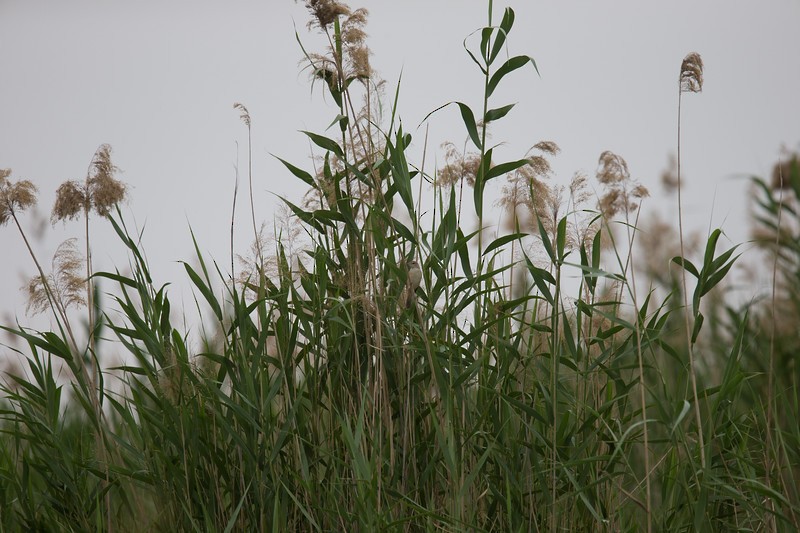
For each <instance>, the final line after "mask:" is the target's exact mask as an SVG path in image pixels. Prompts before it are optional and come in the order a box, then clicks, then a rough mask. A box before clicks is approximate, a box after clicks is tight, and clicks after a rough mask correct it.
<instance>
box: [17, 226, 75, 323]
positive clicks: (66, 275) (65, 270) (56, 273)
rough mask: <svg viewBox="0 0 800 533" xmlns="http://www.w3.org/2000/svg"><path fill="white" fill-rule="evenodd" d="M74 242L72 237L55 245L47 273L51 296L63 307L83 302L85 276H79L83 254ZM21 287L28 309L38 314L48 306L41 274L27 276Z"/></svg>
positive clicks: (66, 307) (29, 311)
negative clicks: (51, 269) (26, 299)
mask: <svg viewBox="0 0 800 533" xmlns="http://www.w3.org/2000/svg"><path fill="white" fill-rule="evenodd" d="M76 243H77V239H75V238H72V239H67V240H66V241H64V242H62V243H61V244H60V245H59V246H58V248H57V249H56V253H55V255H54V256H53V263H52V265H53V271H52V272H51V273H50V275H49V276H47V282H48V285H49V287H50V288H51V289H52V291H53V296H54V297H55V298H57V299H58V300H59V302H60V303H61V306H62V307H63V308H64V309H68V308H69V307H80V306H83V305H86V298H85V297H84V289H85V288H86V285H85V284H86V280H85V279H84V278H83V276H81V269H82V268H83V256H82V255H81V254H80V252H79V251H78V248H77V245H76ZM23 291H25V292H26V293H27V296H28V305H27V312H28V313H32V314H39V313H43V312H45V311H47V310H48V309H49V308H50V300H49V299H48V294H47V288H46V287H45V284H44V282H43V280H42V276H41V275H39V276H34V277H33V278H31V279H30V281H29V282H28V283H27V284H26V285H25V287H23Z"/></svg>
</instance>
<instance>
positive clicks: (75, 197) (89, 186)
mask: <svg viewBox="0 0 800 533" xmlns="http://www.w3.org/2000/svg"><path fill="white" fill-rule="evenodd" d="M117 171H119V168H118V167H117V166H116V165H114V163H113V162H112V161H111V146H110V145H108V144H101V145H100V147H99V148H98V149H97V151H96V152H95V153H94V157H92V163H91V164H90V165H89V172H88V174H87V176H86V182H85V183H84V185H81V184H80V183H78V182H76V181H72V180H70V181H65V182H64V183H62V184H61V185H60V186H59V187H58V189H57V190H56V203H55V204H54V205H53V211H52V213H51V215H50V221H51V222H52V223H53V224H55V223H56V222H62V221H66V220H73V219H75V218H77V217H78V216H79V215H80V214H81V213H88V212H89V211H92V210H93V211H94V212H95V213H97V214H98V215H100V216H103V217H105V216H108V215H109V214H111V209H112V208H113V207H114V206H115V205H116V204H118V203H119V202H121V201H122V200H124V199H125V194H126V192H127V186H126V185H125V184H124V183H122V182H121V181H119V180H117V179H116V178H115V177H114V175H115V174H116V173H117Z"/></svg>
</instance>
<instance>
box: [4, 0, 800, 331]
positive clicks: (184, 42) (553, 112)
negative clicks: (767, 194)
mask: <svg viewBox="0 0 800 533" xmlns="http://www.w3.org/2000/svg"><path fill="white" fill-rule="evenodd" d="M494 5H495V17H496V21H499V19H500V16H501V15H502V9H503V8H504V7H505V6H507V5H508V6H511V7H513V8H514V10H515V11H516V15H517V16H516V25H515V27H514V30H513V32H512V34H511V38H510V41H509V51H510V53H511V54H513V55H517V54H529V55H531V56H533V57H534V58H535V59H536V61H537V63H538V66H539V70H540V72H541V77H539V76H537V75H536V74H535V73H534V72H533V70H530V69H529V70H526V71H518V72H516V73H514V74H513V75H512V76H509V77H508V78H507V80H508V81H506V82H504V84H503V85H501V90H499V91H497V93H496V96H495V97H494V98H495V100H494V102H495V103H496V104H497V105H502V104H506V103H511V102H518V105H517V107H516V108H515V109H514V110H513V111H512V113H511V115H509V117H508V118H507V119H505V120H504V121H502V122H500V123H498V125H497V126H496V127H495V128H494V130H493V135H494V137H493V140H495V141H497V142H499V141H507V144H506V145H505V146H504V147H503V148H502V150H498V151H497V155H496V158H495V159H498V160H502V159H516V158H519V157H522V156H523V155H524V153H525V151H526V150H527V149H528V148H529V147H530V146H531V145H533V144H534V143H536V142H538V141H540V140H545V139H546V140H553V141H555V142H557V143H558V144H559V145H560V146H561V148H562V153H561V155H559V156H558V157H557V159H556V160H555V163H556V164H555V165H554V166H555V169H556V173H557V175H556V177H555V178H554V179H556V180H560V181H561V182H563V183H567V182H568V180H569V179H570V177H571V176H572V174H573V173H574V172H575V171H577V170H583V171H585V172H587V173H588V174H589V175H590V176H594V171H595V169H596V166H597V158H598V156H599V155H600V153H601V152H602V151H604V150H612V151H614V152H616V153H618V154H620V155H622V156H623V157H624V158H625V159H626V160H627V161H628V164H629V167H630V169H631V172H632V174H633V176H634V177H635V178H636V179H638V180H640V181H641V182H642V183H644V184H645V185H646V186H648V187H649V188H650V189H651V191H652V192H653V195H654V198H652V199H651V200H650V202H653V203H654V204H659V203H663V202H666V201H667V199H666V198H665V197H664V196H663V195H661V194H660V187H659V181H658V178H659V175H660V173H661V171H662V170H663V169H664V168H665V167H666V164H667V158H668V155H669V154H670V153H671V152H674V151H675V148H676V131H675V128H676V104H677V78H678V73H679V68H680V64H681V60H682V59H683V57H684V56H685V55H686V54H687V53H688V52H692V51H696V52H698V53H700V54H701V56H702V58H703V60H704V62H705V86H704V90H703V92H702V93H701V94H688V95H685V97H684V119H683V168H684V173H685V176H686V178H687V180H688V184H687V188H686V190H685V191H686V195H687V196H686V208H687V211H688V213H689V215H690V217H691V219H692V221H693V223H694V224H695V225H697V226H698V227H703V228H705V227H707V226H708V225H709V224H712V225H714V226H722V227H723V229H724V230H725V231H726V232H727V234H728V235H729V236H730V237H731V239H733V240H734V241H736V242H741V241H742V240H744V239H746V238H747V213H746V211H745V206H746V202H745V193H746V188H745V181H744V180H742V179H734V176H741V175H747V174H761V175H767V174H768V173H769V171H770V169H771V167H772V165H773V164H774V162H775V161H776V158H777V157H778V155H779V153H780V148H781V147H782V146H785V147H787V148H789V149H792V150H797V149H798V148H800V97H798V95H800V31H798V21H800V1H798V0H762V1H752V0H734V1H731V0H715V1H697V0H681V1H677V0H673V1H669V2H643V1H641V0H626V1H616V0H615V1H597V0H583V1H566V0H563V1H558V2H556V1H552V0H551V1H540V2H537V1H531V0H526V1H509V2H501V1H495V4H494ZM350 6H351V7H353V8H356V7H362V6H363V7H366V8H367V9H368V10H369V12H370V18H369V24H368V26H367V32H368V33H369V34H370V39H369V44H370V47H371V49H372V51H373V53H374V55H373V57H372V63H373V67H374V68H375V69H376V70H377V71H378V73H379V74H380V75H381V76H382V77H383V78H384V79H386V80H387V82H388V87H387V91H386V94H387V95H389V96H391V95H393V94H394V90H395V87H396V83H397V80H398V78H399V77H400V74H401V71H402V86H401V90H400V105H399V112H400V116H401V118H402V119H403V123H404V127H405V129H406V130H409V131H410V132H411V133H412V134H414V135H415V147H414V148H415V150H416V153H421V148H422V141H423V138H424V128H422V129H417V126H418V125H419V124H420V122H421V121H422V119H423V118H424V117H425V116H426V115H427V114H428V113H429V112H430V111H432V110H433V109H435V108H437V107H439V106H440V105H442V104H443V103H445V102H448V101H451V100H460V101H464V102H467V103H469V104H470V105H473V106H475V108H478V106H479V100H480V96H481V91H482V85H481V83H482V80H481V78H480V73H479V72H478V70H477V68H476V67H475V65H474V64H473V63H472V62H471V61H470V60H469V58H468V56H467V55H466V53H465V52H464V51H463V49H462V41H463V39H464V38H465V37H466V36H467V35H468V34H470V33H471V32H472V31H474V30H475V29H477V28H479V27H481V26H482V25H484V24H485V23H486V3H485V2H482V1H478V0H469V1H466V0H458V1H456V0H449V1H438V0H427V1H423V0H403V1H398V0H391V1H390V0H385V1H384V0H371V1H368V0H365V1H363V2H361V3H357V2H355V1H353V2H350ZM307 20H308V16H307V13H306V10H305V8H304V7H303V4H302V2H300V3H295V2H293V1H291V0H281V1H277V0H260V1H255V0H253V1H245V0H233V1H226V2H219V1H201V0H192V1H188V0H183V1H174V0H159V1H156V0H148V1H137V2H123V1H107V0H102V1H101V0H72V1H69V2H64V1H56V0H51V1H44V0H41V1H27V0H0V168H12V169H13V174H12V179H15V180H16V179H30V180H32V181H33V182H35V183H36V184H37V186H38V187H39V189H40V197H39V201H40V206H39V209H40V211H41V212H42V213H43V214H44V216H49V211H50V208H51V207H52V204H53V201H54V192H55V190H56V188H57V187H58V185H59V184H60V183H61V182H62V181H64V180H67V179H77V180H83V179H84V177H85V175H86V169H87V166H88V164H89V162H90V160H91V157H92V155H93V153H94V151H95V150H96V149H97V147H98V146H99V145H100V144H102V143H109V144H111V145H112V147H113V149H114V152H113V158H114V161H115V163H116V164H117V165H118V166H119V167H121V168H122V169H123V170H124V173H123V174H121V175H120V178H121V179H122V180H123V181H125V182H126V183H128V184H129V185H130V200H129V202H128V204H127V205H126V206H125V208H124V211H125V213H126V217H127V219H128V221H129V222H130V223H131V225H133V223H134V220H135V223H136V224H138V226H139V227H144V228H145V231H144V248H145V250H146V251H147V253H148V256H149V258H150V260H151V262H152V266H153V270H154V273H155V276H156V280H155V281H156V283H164V282H168V281H169V282H176V281H180V282H183V280H184V279H185V275H184V274H183V271H182V269H181V267H180V266H179V265H178V264H177V263H176V262H177V261H179V260H191V259H192V257H193V251H192V241H191V238H190V235H189V226H190V225H191V227H192V229H193V230H194V232H195V235H196V236H197V239H198V241H199V244H200V247H201V249H202V250H203V251H204V252H207V253H208V254H209V255H210V256H211V257H213V258H214V259H216V260H217V261H218V262H219V263H220V265H221V267H222V268H223V269H224V265H227V264H229V263H230V258H229V254H228V246H229V234H228V232H229V230H230V203H231V197H232V194H233V183H234V171H233V165H234V163H235V161H236V144H235V143H236V141H238V142H239V145H240V148H239V154H240V155H239V158H240V159H239V161H240V167H241V168H245V164H246V151H245V149H244V147H245V143H246V130H245V127H244V125H243V124H242V123H241V121H240V120H239V118H238V112H236V111H234V110H233V109H232V105H233V103H234V102H242V103H244V104H245V105H246V106H247V107H248V108H249V110H250V113H251V115H252V119H253V146H254V149H253V152H254V176H255V184H254V188H255V191H256V199H255V201H256V208H257V211H258V215H259V216H260V217H261V218H262V219H264V220H268V221H269V220H271V219H272V215H273V213H274V210H275V205H276V196H275V195H285V196H288V197H289V198H293V199H295V200H298V199H299V198H300V196H301V195H302V193H303V191H304V189H303V187H302V186H300V185H301V184H300V183H299V182H298V181H297V180H296V179H294V178H292V177H291V176H290V175H289V173H288V172H286V171H285V170H284V169H283V167H282V166H281V165H280V163H278V162H277V161H276V160H275V159H274V158H272V157H271V156H270V155H269V154H275V155H278V156H280V157H282V158H284V159H287V160H289V161H292V162H294V163H295V164H297V165H298V166H301V167H306V168H310V167H311V163H310V161H309V146H308V142H307V140H306V139H305V138H304V136H303V135H302V134H300V133H298V130H301V129H309V130H312V131H317V132H322V131H323V130H324V129H325V128H326V127H327V126H328V124H330V122H331V120H332V119H333V117H334V116H335V115H336V110H335V108H334V107H333V104H332V103H331V102H330V100H329V99H328V100H324V99H323V98H322V95H321V93H320V92H319V90H315V91H314V93H313V94H312V92H311V90H310V83H309V80H308V77H307V73H306V72H302V71H301V68H302V66H301V65H300V60H301V58H302V53H301V50H300V48H299V46H298V44H297V42H296V40H295V34H294V32H295V27H296V29H297V31H298V33H299V35H300V38H301V39H302V40H303V41H304V43H307V47H308V48H309V49H312V50H314V49H319V45H320V41H319V39H318V38H316V37H315V35H314V33H313V32H312V33H309V31H308V30H307V29H306V22H307ZM464 137H465V134H464V131H463V127H462V125H461V120H460V117H459V115H458V113H457V111H456V110H455V109H448V110H444V111H440V112H439V113H437V114H436V115H434V117H433V118H432V119H431V120H430V141H429V146H430V148H429V152H428V153H429V155H431V156H432V153H433V152H434V151H438V152H439V153H438V155H436V157H437V158H438V161H439V162H441V161H442V154H441V151H440V150H438V146H439V145H440V144H441V142H442V141H445V140H453V141H456V142H457V143H458V144H460V143H461V142H463V139H464ZM434 149H436V150H434ZM501 152H502V153H501ZM416 163H419V161H416ZM431 164H432V163H431ZM428 169H429V170H430V167H428ZM244 177H245V176H244V174H243V175H242V178H244ZM244 184H245V182H242V185H244ZM245 189H246V188H241V189H240V191H243V190H245ZM239 208H240V209H239V211H238V214H237V217H238V218H237V235H238V237H237V238H238V242H239V244H240V247H239V250H238V251H240V252H241V251H243V248H244V245H245V244H246V243H247V242H248V241H249V240H250V238H251V235H252V228H251V226H250V225H249V222H248V221H249V218H248V217H249V213H248V211H247V201H246V195H242V196H240V199H239ZM712 210H713V213H712ZM664 211H665V212H670V211H669V208H668V207H664ZM23 223H24V224H25V225H26V226H27V227H28V229H29V230H30V231H31V232H33V231H34V229H35V226H36V224H35V222H34V218H33V217H31V216H30V215H24V216H23ZM92 231H93V232H94V234H95V235H96V236H97V240H96V241H95V243H94V248H93V251H94V256H95V259H96V268H98V269H112V268H114V265H116V266H118V267H119V268H120V269H124V267H125V266H126V264H127V260H126V258H125V255H124V253H123V251H122V250H121V248H120V246H119V244H118V243H116V241H115V239H114V238H113V237H112V235H111V230H110V227H108V225H107V224H102V223H95V224H94V225H93V230H92ZM72 236H76V237H80V236H81V225H80V224H79V223H78V222H73V223H68V224H66V225H65V226H64V225H61V224H59V225H58V226H57V227H56V228H55V229H50V228H49V225H48V228H47V231H46V232H45V237H44V238H43V239H38V240H36V241H35V243H34V246H35V248H36V252H37V254H39V257H40V259H41V260H43V261H44V262H47V261H48V260H49V257H50V256H51V254H52V252H53V250H54V248H55V246H57V245H58V243H59V242H61V241H62V240H63V239H65V238H67V237H72ZM0 250H2V258H1V259H0V273H2V275H0V302H1V303H0V316H1V317H2V320H0V322H3V323H8V321H9V320H13V319H14V316H16V317H18V318H19V320H20V321H21V322H22V323H23V324H24V323H26V322H27V321H29V319H27V318H26V317H25V314H24V304H23V300H22V298H21V293H20V292H19V287H20V286H21V285H22V284H23V282H24V280H23V275H25V276H30V275H32V274H33V273H34V268H33V264H32V262H31V260H30V258H29V257H28V255H27V253H26V252H25V250H24V247H23V245H22V242H21V239H20V237H19V235H18V234H17V233H16V231H15V229H14V228H13V227H12V226H6V227H3V228H0ZM187 303H188V302H187Z"/></svg>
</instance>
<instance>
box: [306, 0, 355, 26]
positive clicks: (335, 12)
mask: <svg viewBox="0 0 800 533" xmlns="http://www.w3.org/2000/svg"><path fill="white" fill-rule="evenodd" d="M305 5H306V9H308V10H309V11H310V12H311V14H312V15H313V17H314V20H312V21H311V22H309V23H308V24H309V26H312V25H315V24H316V25H317V26H319V28H320V29H322V30H324V29H325V28H327V27H328V26H330V25H331V24H333V22H334V21H335V20H336V17H339V16H341V15H348V14H350V8H349V7H348V6H347V4H343V3H341V2H336V1H334V0H306V2H305Z"/></svg>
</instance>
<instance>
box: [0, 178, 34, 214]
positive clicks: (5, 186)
mask: <svg viewBox="0 0 800 533" xmlns="http://www.w3.org/2000/svg"><path fill="white" fill-rule="evenodd" d="M10 175H11V169H10V168H4V169H0V226H3V225H5V224H6V222H8V221H9V220H10V219H11V218H12V217H13V216H14V214H15V213H16V212H17V211H24V210H26V209H27V208H29V207H31V206H34V205H36V192H37V189H36V185H34V184H33V183H32V182H30V181H28V180H20V181H18V182H16V183H13V182H12V181H11V180H9V179H8V177H9V176H10Z"/></svg>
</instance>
